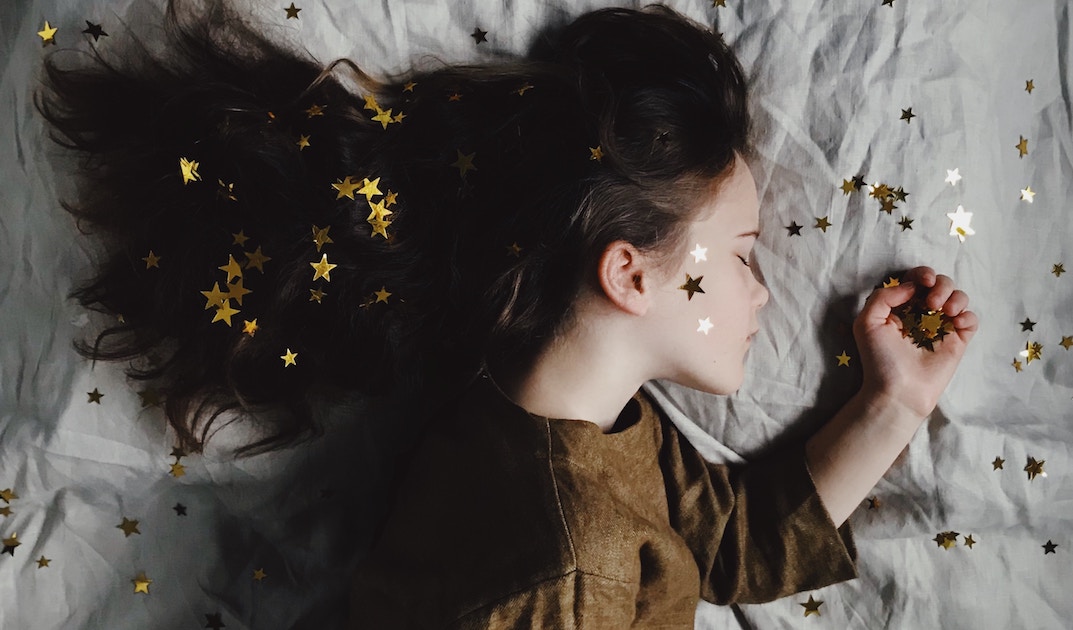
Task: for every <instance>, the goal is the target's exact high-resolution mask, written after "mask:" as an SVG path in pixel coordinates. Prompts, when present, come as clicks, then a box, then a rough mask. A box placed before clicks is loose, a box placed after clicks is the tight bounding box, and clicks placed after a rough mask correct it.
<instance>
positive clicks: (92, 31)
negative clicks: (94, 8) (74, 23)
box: [82, 20, 108, 41]
mask: <svg viewBox="0 0 1073 630" xmlns="http://www.w3.org/2000/svg"><path fill="white" fill-rule="evenodd" d="M85 22H86V27H87V28H86V30H84V31H82V32H83V33H85V34H87V35H92V36H93V41H98V40H99V39H100V38H101V37H108V33H105V32H104V31H103V30H101V25H100V24H94V23H93V22H90V21H89V20H86V21H85Z"/></svg>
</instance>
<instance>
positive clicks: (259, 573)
mask: <svg viewBox="0 0 1073 630" xmlns="http://www.w3.org/2000/svg"><path fill="white" fill-rule="evenodd" d="M267 576H268V574H267V573H265V570H264V569H256V570H255V571H254V572H253V579H255V580H257V581H258V582H260V581H261V580H263V579H265V578H266V577H267Z"/></svg>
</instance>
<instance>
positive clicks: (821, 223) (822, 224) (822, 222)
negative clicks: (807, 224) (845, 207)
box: [813, 217, 832, 234]
mask: <svg viewBox="0 0 1073 630" xmlns="http://www.w3.org/2000/svg"><path fill="white" fill-rule="evenodd" d="M831 225H832V224H831V223H830V222H828V221H827V217H823V218H822V219H816V225H815V226H813V227H817V228H820V229H821V230H823V231H824V233H825V234H826V233H827V228H829V227H831Z"/></svg>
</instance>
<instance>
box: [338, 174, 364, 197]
mask: <svg viewBox="0 0 1073 630" xmlns="http://www.w3.org/2000/svg"><path fill="white" fill-rule="evenodd" d="M358 187H359V184H358V183H357V182H352V181H350V175H347V176H346V179H344V180H343V181H337V182H335V183H334V184H332V188H334V189H336V190H338V191H339V194H338V195H336V197H335V198H336V199H342V198H343V197H349V198H350V199H353V198H354V191H355V190H356V189H357V188H358Z"/></svg>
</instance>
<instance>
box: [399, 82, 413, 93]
mask: <svg viewBox="0 0 1073 630" xmlns="http://www.w3.org/2000/svg"><path fill="white" fill-rule="evenodd" d="M416 85H417V83H415V82H414V81H410V82H409V83H407V84H406V86H405V87H403V88H402V91H403V92H413V91H414V86H416Z"/></svg>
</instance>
